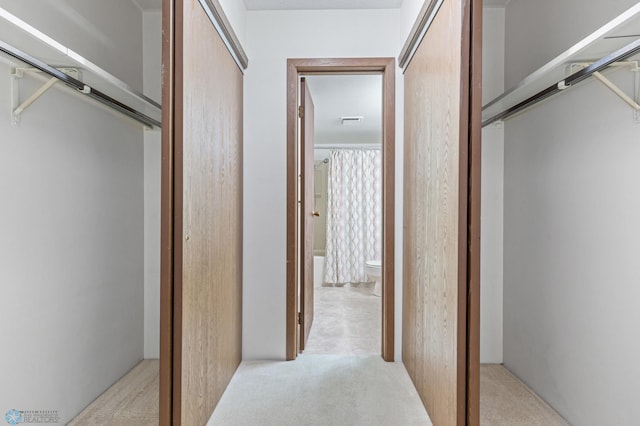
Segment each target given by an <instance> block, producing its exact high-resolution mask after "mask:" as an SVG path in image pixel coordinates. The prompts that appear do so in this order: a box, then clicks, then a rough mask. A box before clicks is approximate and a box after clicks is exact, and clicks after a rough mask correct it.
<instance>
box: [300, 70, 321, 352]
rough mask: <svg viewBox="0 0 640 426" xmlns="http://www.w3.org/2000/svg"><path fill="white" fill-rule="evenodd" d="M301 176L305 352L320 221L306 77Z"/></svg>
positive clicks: (302, 96) (302, 340)
mask: <svg viewBox="0 0 640 426" xmlns="http://www.w3.org/2000/svg"><path fill="white" fill-rule="evenodd" d="M300 106H301V107H302V108H300V110H299V111H300V112H299V114H298V115H299V117H300V158H301V161H300V174H301V182H300V185H301V187H302V200H301V204H300V212H301V216H302V217H301V220H300V223H301V224H302V229H301V233H300V245H301V247H302V256H301V265H300V280H301V282H300V318H301V320H302V324H300V350H304V348H305V345H306V343H307V339H308V338H309V332H310V331H311V324H312V323H313V234H314V226H313V222H314V218H315V217H316V216H315V214H316V213H317V212H316V205H315V204H316V198H315V185H314V175H315V173H314V167H313V165H314V152H313V146H314V140H313V130H314V126H313V124H314V107H313V99H312V98H311V92H310V91H309V85H308V84H307V82H306V80H305V79H304V77H303V78H302V79H300Z"/></svg>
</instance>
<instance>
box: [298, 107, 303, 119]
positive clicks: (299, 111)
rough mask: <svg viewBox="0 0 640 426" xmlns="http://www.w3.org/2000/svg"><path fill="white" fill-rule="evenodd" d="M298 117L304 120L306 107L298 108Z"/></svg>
mask: <svg viewBox="0 0 640 426" xmlns="http://www.w3.org/2000/svg"><path fill="white" fill-rule="evenodd" d="M298 117H300V118H304V107H303V106H302V105H300V106H299V107H298Z"/></svg>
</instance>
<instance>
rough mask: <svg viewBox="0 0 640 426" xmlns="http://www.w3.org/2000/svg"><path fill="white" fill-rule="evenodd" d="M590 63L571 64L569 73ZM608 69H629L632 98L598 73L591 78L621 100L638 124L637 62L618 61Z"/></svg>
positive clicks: (639, 78) (639, 76)
mask: <svg viewBox="0 0 640 426" xmlns="http://www.w3.org/2000/svg"><path fill="white" fill-rule="evenodd" d="M590 65H591V63H587V62H580V63H573V64H571V65H570V71H571V72H573V71H574V70H575V69H576V68H577V69H578V70H580V69H584V68H587V67H588V66H590ZM610 67H618V68H623V67H625V68H629V71H631V72H633V75H634V80H633V81H634V87H633V91H634V96H633V97H631V96H629V95H627V94H626V93H625V92H624V90H622V89H621V88H620V87H618V86H617V85H616V84H615V83H614V82H613V81H611V80H609V79H608V78H607V77H605V76H604V75H602V73H601V72H600V71H595V72H593V74H592V75H593V77H595V78H596V79H597V80H598V81H599V82H600V83H602V84H603V85H604V86H605V87H606V88H607V89H609V90H611V91H612V92H613V93H614V94H615V95H616V96H617V97H619V98H620V99H622V101H623V102H624V103H626V104H627V105H629V106H630V107H631V109H633V121H634V122H635V123H640V66H639V64H638V61H620V62H614V63H612V64H611V65H610Z"/></svg>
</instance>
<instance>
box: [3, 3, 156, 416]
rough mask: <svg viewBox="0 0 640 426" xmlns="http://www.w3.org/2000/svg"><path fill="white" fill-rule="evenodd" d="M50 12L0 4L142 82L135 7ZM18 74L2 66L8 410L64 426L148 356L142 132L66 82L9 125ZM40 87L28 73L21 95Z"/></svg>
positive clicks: (45, 6)
mask: <svg viewBox="0 0 640 426" xmlns="http://www.w3.org/2000/svg"><path fill="white" fill-rule="evenodd" d="M36 3H37V4H36ZM51 3H52V2H44V1H42V2H36V1H23V2H7V1H2V3H1V4H2V6H6V7H9V8H11V9H13V10H14V13H16V14H19V15H20V16H21V17H22V18H23V19H26V20H31V18H32V17H33V18H34V19H33V21H38V22H39V23H41V24H43V27H48V28H49V29H50V30H51V31H50V32H51V33H56V34H54V35H55V36H57V37H59V38H60V40H61V41H64V42H65V43H67V44H69V45H70V46H71V47H73V48H75V49H76V50H77V51H78V52H79V53H81V54H87V56H92V55H96V56H95V57H94V58H92V60H94V61H96V62H97V63H98V64H100V65H104V66H105V68H110V67H112V68H113V69H114V70H118V72H119V74H121V76H122V77H123V78H125V79H127V81H131V82H132V83H133V84H134V85H136V84H138V83H140V82H141V80H142V68H141V61H140V62H138V61H137V60H136V61H133V63H129V58H137V57H138V56H141V53H142V52H141V42H142V32H141V26H140V25H139V22H140V19H141V15H140V12H139V11H138V10H137V9H136V8H134V7H133V6H132V7H131V8H129V7H126V5H127V4H129V5H130V3H129V2H122V7H117V8H116V7H112V5H111V4H109V6H105V2H101V1H91V2H89V1H65V2H63V1H57V2H56V4H58V5H59V6H60V9H59V12H58V11H57V9H54V8H52V7H51ZM76 12H77V13H76ZM136 16H137V20H136V22H137V23H138V25H137V26H134V25H133V24H130V23H131V22H133V21H132V18H135V17H136ZM45 18H46V19H45ZM52 23H55V25H53V24H52ZM81 27H82V29H83V30H84V31H83V32H81V31H80V28H81ZM92 29H97V30H98V32H99V33H98V34H97V33H94V32H92ZM81 34H82V35H83V36H82V37H80V35H81ZM98 36H99V37H100V41H99V42H98V41H96V38H97V37H98ZM124 40H127V42H126V43H123V41H124ZM87 49H88V50H91V52H89V51H88V50H87ZM112 61H113V62H114V63H112ZM10 68H11V67H10V66H9V65H7V64H6V63H5V62H4V61H0V75H2V76H3V78H0V100H2V101H3V102H2V105H1V106H0V134H2V137H1V138H0V139H1V140H0V194H2V209H0V223H1V224H2V238H0V271H1V275H0V284H1V285H0V289H1V292H2V293H1V294H2V300H3V304H2V305H3V306H2V309H0V335H2V336H3V346H2V348H3V350H2V351H0V377H2V383H1V384H0V412H2V413H4V412H6V410H8V409H10V408H16V409H19V410H58V411H59V414H60V417H61V418H60V420H61V423H62V424H64V423H66V422H68V421H69V420H70V419H71V418H72V417H73V416H74V415H75V414H77V413H78V412H79V411H80V410H81V409H83V408H84V407H85V406H86V405H87V404H88V403H90V402H91V401H92V400H93V399H94V398H96V397H97V396H98V395H99V394H100V393H102V392H103V391H104V390H105V389H106V388H107V387H109V386H110V385H111V384H112V383H113V382H115V381H116V380H117V379H118V378H120V377H121V376H122V375H123V374H125V373H126V372H127V371H128V370H129V369H130V368H132V367H133V366H134V365H135V364H136V363H137V362H138V361H139V360H140V359H141V358H142V354H143V315H142V309H141V306H142V303H143V268H142V265H143V201H142V192H143V174H142V164H143V151H142V128H141V126H140V125H139V124H137V123H134V122H132V121H131V120H129V119H126V118H123V117H122V116H121V115H120V114H118V113H115V112H112V111H110V110H107V109H105V108H103V107H101V106H97V105H96V104H95V103H93V102H89V101H86V100H84V99H83V98H82V97H81V96H79V95H77V94H76V93H72V92H71V91H70V90H68V89H66V88H62V87H56V88H54V89H52V90H50V91H49V92H47V93H46V94H45V95H44V96H43V97H42V98H40V99H39V100H38V101H37V102H36V103H35V104H34V105H33V106H32V107H31V108H30V109H28V110H27V111H26V112H25V113H24V115H23V117H22V122H21V124H20V126H19V127H12V126H11V124H10V108H9V101H8V99H9V98H10V78H9V73H10ZM40 84H41V82H40V81H36V80H35V79H33V78H32V77H26V78H25V79H24V81H23V86H22V88H23V90H24V92H23V93H31V91H32V90H34V89H35V88H36V87H38V86H39V85H40Z"/></svg>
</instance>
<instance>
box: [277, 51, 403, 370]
mask: <svg viewBox="0 0 640 426" xmlns="http://www.w3.org/2000/svg"><path fill="white" fill-rule="evenodd" d="M287 65H288V70H287V301H286V305H287V322H286V355H287V359H290V360H291V359H295V358H296V357H297V354H298V353H299V352H300V351H301V350H303V349H304V348H305V343H306V341H307V337H308V336H309V332H310V330H311V326H312V324H313V321H314V292H315V291H316V290H314V282H318V281H322V282H324V283H325V285H324V286H319V287H320V288H321V289H328V287H334V286H342V285H345V284H347V283H353V284H348V286H349V290H354V291H353V292H352V293H351V295H352V296H354V297H359V296H358V293H360V294H363V293H364V294H366V295H367V296H369V297H370V299H368V300H367V301H366V302H365V303H367V304H368V307H363V308H364V310H365V311H366V310H367V309H369V310H370V309H371V306H375V304H374V303H377V306H378V308H377V309H378V312H376V315H370V316H369V318H374V319H375V321H377V322H378V323H379V324H381V327H380V328H377V330H379V342H378V344H379V346H378V347H379V348H380V349H379V350H380V354H381V355H382V357H383V359H384V360H386V361H393V359H394V335H393V333H394V309H393V308H394V208H395V200H394V184H395V183H394V182H395V179H394V174H395V167H394V165H395V164H394V163H395V155H394V154H395V60H394V59H393V58H354V59H289V60H288V63H287ZM358 75H360V76H362V77H367V78H369V79H374V80H375V79H377V80H378V84H379V86H381V88H382V90H381V94H382V96H381V101H382V102H380V91H378V94H377V96H378V100H377V102H378V107H380V103H381V109H380V111H379V115H380V117H381V120H380V127H381V129H380V132H379V135H378V142H379V144H378V146H375V143H373V144H372V143H369V144H363V143H362V141H360V143H358V141H352V143H350V144H345V143H344V142H345V141H344V140H343V141H338V140H336V139H335V137H336V136H335V135H334V136H333V138H334V142H332V143H327V141H328V139H322V141H321V142H324V143H322V144H318V145H324V148H325V150H324V151H320V150H318V149H314V148H316V147H315V146H314V144H313V137H314V120H313V112H314V105H313V102H312V99H311V94H310V91H309V87H310V86H315V87H321V86H322V82H323V80H324V81H325V82H326V80H325V79H326V78H329V77H332V78H333V81H334V82H335V81H337V80H336V79H341V78H342V79H343V80H345V79H348V78H353V77H356V76H358ZM321 76H322V77H321ZM365 80H366V79H365ZM363 81H364V80H363ZM352 82H353V80H352ZM343 84H344V81H343ZM373 96H375V94H374V95H373ZM371 102H373V103H375V102H376V100H375V99H373V100H372V101H371ZM371 118H373V117H370V119H371ZM335 121H339V122H340V125H342V123H343V122H345V123H346V124H345V125H349V124H355V125H358V122H359V123H360V124H362V123H363V121H364V117H361V116H354V115H346V116H345V117H342V116H340V117H338V118H336V119H335ZM354 122H355V123H354ZM374 127H375V125H374ZM340 142H343V143H340ZM354 142H355V143H354ZM318 148H323V147H322V146H318ZM345 155H358V156H360V157H362V160H358V161H360V162H362V161H364V162H366V161H368V162H369V164H371V165H372V167H373V165H374V164H375V163H376V161H377V162H379V171H378V177H379V183H378V184H377V185H378V189H379V198H380V200H379V201H378V202H379V211H380V214H379V217H378V219H377V220H378V221H379V229H378V230H377V231H376V232H374V231H372V232H371V234H372V239H373V240H374V241H373V242H372V243H371V244H370V245H369V247H366V248H364V254H361V255H360V256H359V257H363V258H362V259H358V260H354V261H353V262H351V263H354V262H355V263H356V264H357V267H356V268H355V270H356V271H353V272H352V273H351V274H346V275H343V274H342V273H340V274H338V273H337V271H336V268H335V266H336V265H335V263H337V261H339V260H342V259H337V258H340V256H336V255H335V253H338V250H336V248H335V247H333V245H335V244H333V243H332V242H331V239H330V241H329V242H328V243H327V242H324V244H316V245H315V247H314V244H313V241H314V234H318V236H319V237H320V238H319V239H321V238H322V231H321V232H320V233H318V229H317V228H318V224H319V223H320V222H323V220H326V222H324V224H325V229H326V225H327V222H330V223H329V224H328V225H329V228H331V222H332V219H330V218H329V217H328V216H332V217H333V218H336V217H341V216H340V215H341V213H340V212H339V211H336V210H332V212H331V213H330V214H328V213H327V212H328V210H326V209H327V208H328V205H322V202H323V200H319V201H320V203H318V201H317V198H322V193H323V191H320V192H317V191H316V190H315V189H314V185H313V184H314V181H315V180H316V179H315V178H316V176H315V175H316V174H317V175H319V176H318V177H319V178H320V179H323V178H326V176H321V175H322V172H328V168H329V167H328V166H329V164H330V163H331V162H332V159H333V160H334V161H333V165H334V166H337V165H338V164H340V161H341V160H340V157H344V156H345ZM320 157H322V158H320ZM325 158H326V160H325ZM365 158H368V160H365ZM323 169H327V170H323ZM318 172H320V173H318ZM326 174H327V175H328V173H326ZM372 174H374V175H375V171H374V172H372ZM319 183H320V185H321V186H322V185H323V184H324V185H325V187H326V186H327V184H328V181H327V182H321V181H319ZM318 196H320V197H318ZM325 196H327V198H329V197H328V193H327V194H326V195H325ZM338 196H339V194H335V193H334V194H333V196H332V197H331V198H332V199H335V198H336V197H338ZM346 197H347V198H348V197H350V196H349V195H348V194H346ZM324 202H325V203H328V202H330V201H329V200H327V199H325V200H324ZM370 202H371V203H373V204H375V195H372V198H371V201H370ZM323 208H324V209H325V210H324V215H325V217H322V215H323V213H322V212H320V211H319V210H323ZM329 209H331V208H329ZM374 210H376V209H375V208H373V209H369V211H371V212H372V214H373V215H374V216H375V213H373V212H374ZM375 221H376V218H373V219H372V223H373V222H375ZM336 225H337V224H336ZM314 228H316V229H315V230H314ZM336 228H337V226H336ZM314 231H315V232H314ZM378 231H379V235H380V236H379V237H378V241H377V242H376V241H375V240H376V237H375V236H374V234H376V233H377V232H378ZM326 235H328V236H329V237H330V238H331V235H332V232H327V234H326ZM325 238H326V237H325ZM338 239H339V238H338ZM336 241H337V240H336ZM323 245H324V247H321V246H323ZM327 246H329V247H333V250H332V253H330V254H329V256H327V258H328V259H327V260H329V262H330V263H331V265H328V266H329V269H328V270H327V271H326V273H324V272H325V271H316V273H315V274H314V254H315V255H316V256H315V263H316V264H318V266H321V265H320V264H319V261H318V259H319V258H323V257H325V256H322V255H323V254H325V253H326V249H327ZM321 252H322V253H321ZM349 256H350V257H351V254H350V255H349ZM364 257H367V259H364ZM369 257H371V259H369ZM353 258H355V256H354V257H353ZM323 260H324V259H323ZM351 260H353V259H351ZM361 260H362V262H360V261H361ZM375 260H379V261H380V263H381V267H380V268H379V269H377V271H378V272H377V274H379V278H378V277H377V276H376V275H377V274H376V271H375V270H374V269H375V266H374V267H373V268H371V267H370V266H371V265H369V264H370V263H373V262H372V261H375ZM367 261H368V263H367ZM365 263H366V264H367V265H369V267H368V269H367V271H366V272H365V270H364V269H365ZM361 264H362V265H361ZM344 269H345V268H344V267H343V268H341V269H340V271H341V272H343V271H344ZM314 275H315V277H314ZM314 278H315V279H314ZM376 282H378V287H379V288H376ZM321 291H322V290H321ZM347 291H348V290H347V289H345V292H343V293H342V295H343V296H344V295H346V292H347ZM374 294H377V295H379V299H377V301H376V298H377V296H375V295H374ZM320 302H321V303H322V301H320ZM356 303H360V302H356ZM372 304H373V305H372ZM325 312H326V311H325ZM367 343H368V344H370V343H371V341H368V342H367Z"/></svg>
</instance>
